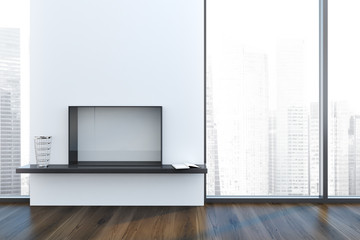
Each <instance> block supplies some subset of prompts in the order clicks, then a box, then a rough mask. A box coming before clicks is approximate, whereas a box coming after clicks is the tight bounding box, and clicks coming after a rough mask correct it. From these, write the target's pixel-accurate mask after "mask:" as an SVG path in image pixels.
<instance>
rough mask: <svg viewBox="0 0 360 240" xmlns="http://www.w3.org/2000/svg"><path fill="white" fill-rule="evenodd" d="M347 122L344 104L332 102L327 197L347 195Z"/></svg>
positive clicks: (348, 115)
mask: <svg viewBox="0 0 360 240" xmlns="http://www.w3.org/2000/svg"><path fill="white" fill-rule="evenodd" d="M349 120H350V113H349V108H348V105H347V103H346V102H332V103H331V104H330V105H329V119H328V121H329V123H328V125H329V129H328V135H329V140H328V145H329V146H328V149H329V152H328V169H329V170H328V172H329V173H328V182H329V195H335V196H347V195H349V133H348V131H349V122H350V121H349Z"/></svg>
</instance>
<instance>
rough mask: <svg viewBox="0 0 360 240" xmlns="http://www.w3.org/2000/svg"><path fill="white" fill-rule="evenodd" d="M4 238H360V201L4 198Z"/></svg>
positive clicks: (0, 221) (0, 228)
mask: <svg viewBox="0 0 360 240" xmlns="http://www.w3.org/2000/svg"><path fill="white" fill-rule="evenodd" d="M0 239H6V240H8V239H9V240H10V239H16V240H18V239H20V240H21V239H26V240H32V239H36V240H38V239H40V240H41V239H76V240H78V239H80V240H81V239H96V240H103V239H109V240H112V239H114V240H115V239H130V240H132V239H141V240H143V239H166V240H177V239H184V240H185V239H206V240H208V239H213V240H218V239H219V240H220V239H231V240H233V239H276V240H278V239H301V240H303V239H316V240H318V239H320V240H321V239H336V240H337V239H360V204H265V203H264V204H230V203H229V204H206V205H205V206H204V207H160V206H157V207H30V206H28V205H26V204H24V203H22V204H3V203H2V204H0Z"/></svg>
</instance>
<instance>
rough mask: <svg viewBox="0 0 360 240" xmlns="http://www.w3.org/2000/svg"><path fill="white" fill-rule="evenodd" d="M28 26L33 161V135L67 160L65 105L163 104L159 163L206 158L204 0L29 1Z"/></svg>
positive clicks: (55, 158) (57, 159)
mask: <svg viewBox="0 0 360 240" xmlns="http://www.w3.org/2000/svg"><path fill="white" fill-rule="evenodd" d="M30 24H31V25H30V26H31V27H30V31H31V33H30V38H31V39H30V57H31V59H30V81H31V84H30V85H31V86H30V99H31V100H30V105H31V107H30V110H31V115H30V119H31V123H30V137H31V140H30V141H31V149H32V153H31V162H32V163H34V162H35V157H34V152H33V143H32V138H33V137H34V136H36V135H51V136H53V146H52V155H51V161H50V163H51V164H66V163H67V162H68V145H67V144H68V140H67V137H68V134H67V131H68V119H67V107H68V106H69V105H89V106H90V105H102V106H106V105H161V106H163V163H165V164H169V163H174V162H184V161H190V162H195V163H203V161H204V132H203V130H204V121H203V120H204V95H203V93H204V80H203V79H204V66H203V64H204V51H203V50H204V2H203V0H75V1H74V0H61V1H48V0H31V23H30ZM30 184H31V183H30ZM194 184H197V185H199V187H200V188H203V181H198V182H195V183H194Z"/></svg>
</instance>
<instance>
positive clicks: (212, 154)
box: [206, 61, 221, 196]
mask: <svg viewBox="0 0 360 240" xmlns="http://www.w3.org/2000/svg"><path fill="white" fill-rule="evenodd" d="M206 76H207V77H206V164H207V167H208V174H207V175H206V179H207V180H206V192H207V195H215V196H220V195H221V187H220V175H219V156H218V137H217V128H216V123H215V120H214V104H213V84H212V75H211V66H210V63H209V61H208V67H207V72H206Z"/></svg>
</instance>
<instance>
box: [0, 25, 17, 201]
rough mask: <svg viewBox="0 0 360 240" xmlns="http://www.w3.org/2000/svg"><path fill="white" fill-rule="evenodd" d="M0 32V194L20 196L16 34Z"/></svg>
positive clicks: (13, 32) (6, 31) (7, 29)
mask: <svg viewBox="0 0 360 240" xmlns="http://www.w3.org/2000/svg"><path fill="white" fill-rule="evenodd" d="M19 32H20V31H19V29H14V28H0V194H1V195H20V194H21V179H20V175H19V174H16V173H15V168H16V167H19V166H20V163H21V162H20V151H21V147H20V34H19Z"/></svg>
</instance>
